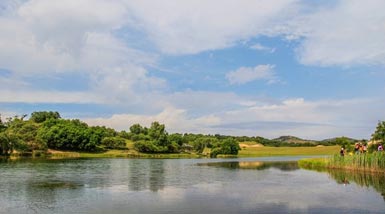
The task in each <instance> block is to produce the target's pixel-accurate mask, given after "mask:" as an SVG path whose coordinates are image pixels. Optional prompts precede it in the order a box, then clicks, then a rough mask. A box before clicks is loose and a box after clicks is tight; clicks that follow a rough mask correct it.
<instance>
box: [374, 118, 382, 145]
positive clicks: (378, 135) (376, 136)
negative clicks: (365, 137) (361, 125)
mask: <svg viewBox="0 0 385 214" xmlns="http://www.w3.org/2000/svg"><path fill="white" fill-rule="evenodd" d="M372 139H373V140H378V141H381V142H383V143H384V142H385V121H379V122H378V124H377V127H376V131H374V133H373V134H372Z"/></svg>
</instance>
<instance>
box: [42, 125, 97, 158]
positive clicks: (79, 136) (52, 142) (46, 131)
mask: <svg viewBox="0 0 385 214" xmlns="http://www.w3.org/2000/svg"><path fill="white" fill-rule="evenodd" d="M37 137H38V140H39V141H40V142H42V143H45V144H46V145H47V146H48V148H52V149H63V150H83V151H94V150H95V149H96V146H97V145H100V144H101V138H100V136H98V135H97V134H96V133H95V132H94V131H93V130H92V129H91V128H89V127H88V125H87V124H86V123H84V122H81V121H80V120H63V119H61V120H55V119H48V120H46V121H45V122H44V123H43V125H42V127H41V128H40V129H39V131H38V134H37Z"/></svg>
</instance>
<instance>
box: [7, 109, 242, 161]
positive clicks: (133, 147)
mask: <svg viewBox="0 0 385 214" xmlns="http://www.w3.org/2000/svg"><path fill="white" fill-rule="evenodd" d="M205 150H206V151H210V153H209V154H207V155H210V156H211V157H216V156H217V155H219V154H224V155H227V154H228V155H237V154H238V151H239V150H240V147H239V144H238V141H237V140H236V139H234V138H232V137H228V136H226V137H224V136H220V135H215V136H210V135H196V134H168V133H167V131H166V128H165V125H163V124H160V123H158V122H153V123H152V124H151V126H150V127H149V128H147V127H142V126H141V125H139V124H134V125H132V126H131V127H130V128H129V130H128V131H120V132H118V131H116V130H114V129H112V128H107V127H104V126H89V125H88V124H86V123H84V122H82V121H80V120H77V119H74V120H70V119H63V118H61V116H60V114H59V113H58V112H34V113H32V114H31V117H30V118H29V119H27V115H23V116H15V117H12V118H7V119H6V121H4V122H3V121H2V120H1V117H0V155H1V156H10V155H14V156H26V155H32V156H33V155H35V154H37V155H36V156H44V155H52V156H57V157H60V156H66V155H68V156H70V157H74V156H75V157H76V156H80V157H91V156H92V157H132V156H135V157H137V156H138V157H139V156H140V157H150V156H151V157H159V156H163V155H162V154H169V155H168V156H167V157H174V156H178V157H179V156H185V155H190V156H193V157H196V156H197V155H201V154H202V153H203V151H205ZM171 154H172V155H171Z"/></svg>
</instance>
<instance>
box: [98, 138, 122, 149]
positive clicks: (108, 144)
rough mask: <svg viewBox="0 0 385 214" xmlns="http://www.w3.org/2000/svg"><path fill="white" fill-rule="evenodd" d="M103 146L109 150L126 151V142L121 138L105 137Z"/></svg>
mask: <svg viewBox="0 0 385 214" xmlns="http://www.w3.org/2000/svg"><path fill="white" fill-rule="evenodd" d="M102 146H104V147H105V148H107V149H124V148H126V140H125V139H124V138H121V137H105V138H103V140H102Z"/></svg>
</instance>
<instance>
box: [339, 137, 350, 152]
mask: <svg viewBox="0 0 385 214" xmlns="http://www.w3.org/2000/svg"><path fill="white" fill-rule="evenodd" d="M336 143H337V145H340V146H341V147H342V148H344V149H345V151H346V152H351V151H353V144H352V143H353V142H352V141H350V140H349V139H348V138H347V137H338V138H336Z"/></svg>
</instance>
